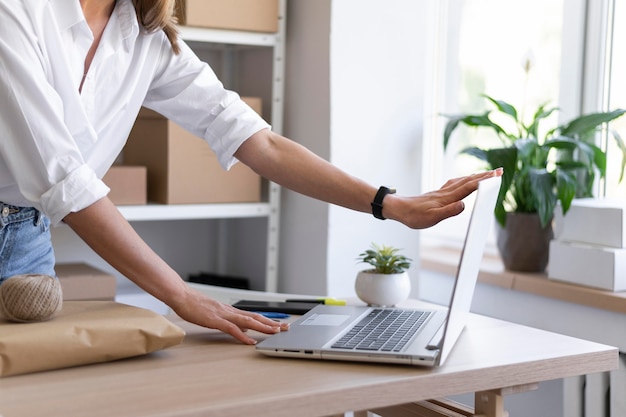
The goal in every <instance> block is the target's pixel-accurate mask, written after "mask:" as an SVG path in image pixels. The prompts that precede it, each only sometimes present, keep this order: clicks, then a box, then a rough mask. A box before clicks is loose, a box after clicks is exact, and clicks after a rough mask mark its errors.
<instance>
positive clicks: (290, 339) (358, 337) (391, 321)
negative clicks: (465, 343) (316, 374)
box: [256, 177, 501, 366]
mask: <svg viewBox="0 0 626 417" xmlns="http://www.w3.org/2000/svg"><path fill="white" fill-rule="evenodd" d="M500 182H501V177H492V178H489V179H486V180H483V181H481V182H480V183H479V186H478V191H477V195H476V200H475V202H474V207H473V209H472V214H471V217H470V222H469V226H468V229H467V234H466V236H465V243H464V245H463V251H462V253H461V259H460V261H459V265H458V268H457V273H456V281H455V284H454V289H453V291H452V296H451V301H450V305H449V307H448V308H447V309H445V308H441V309H433V310H424V309H414V308H401V307H391V308H385V307H373V306H332V305H324V304H319V305H316V306H315V307H314V308H312V309H311V310H309V311H308V312H307V313H306V314H305V315H303V316H302V317H301V318H299V319H298V320H296V321H295V322H293V323H292V324H291V326H290V329H289V331H287V332H281V333H278V334H275V335H272V336H269V337H268V338H266V339H265V340H263V341H261V342H260V343H258V344H257V345H256V350H257V351H258V352H260V353H262V354H264V355H268V356H278V357H290V358H310V359H328V360H342V361H358V362H378V363H395V364H406V365H419V366H439V365H442V364H443V363H444V361H445V360H446V358H447V357H448V355H449V354H450V351H451V350H452V348H453V346H454V344H455V343H456V341H457V339H458V338H459V336H460V334H461V332H462V331H463V328H464V327H465V322H466V316H467V314H468V313H469V311H470V307H471V304H472V298H473V296H474V289H475V287H476V281H477V278H478V271H479V268H480V263H481V260H482V257H483V252H484V249H485V245H486V242H487V236H488V234H489V231H490V228H491V224H492V220H493V217H494V214H493V210H494V207H495V203H496V199H497V197H498V192H499V190H500ZM379 325H380V326H389V328H387V329H378V328H377V326H379Z"/></svg>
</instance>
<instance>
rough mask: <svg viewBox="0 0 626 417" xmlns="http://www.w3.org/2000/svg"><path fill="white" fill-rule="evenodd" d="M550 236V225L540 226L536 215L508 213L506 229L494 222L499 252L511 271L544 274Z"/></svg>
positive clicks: (551, 232) (551, 230)
mask: <svg viewBox="0 0 626 417" xmlns="http://www.w3.org/2000/svg"><path fill="white" fill-rule="evenodd" d="M496 223H497V222H496ZM553 237H554V231H553V229H552V223H550V224H549V225H548V226H546V227H545V228H544V227H542V226H541V222H540V220H539V215H538V214H535V213H507V218H506V225H505V227H504V228H503V227H502V226H500V224H499V223H497V244H498V250H499V251H500V256H501V257H502V262H503V263H504V267H505V268H506V269H508V270H510V271H519V272H544V271H545V270H546V267H547V266H548V259H549V252H550V241H551V240H552V239H553Z"/></svg>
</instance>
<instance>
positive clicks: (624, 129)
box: [601, 0, 626, 198]
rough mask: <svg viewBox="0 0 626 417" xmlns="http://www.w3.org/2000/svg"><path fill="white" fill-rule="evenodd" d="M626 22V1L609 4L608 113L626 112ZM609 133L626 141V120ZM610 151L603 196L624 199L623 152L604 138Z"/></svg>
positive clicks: (616, 0) (614, 124)
mask: <svg viewBox="0 0 626 417" xmlns="http://www.w3.org/2000/svg"><path fill="white" fill-rule="evenodd" d="M625 19H626V0H612V1H611V2H610V4H609V10H608V18H607V25H606V26H607V28H606V32H607V34H608V35H607V38H608V42H607V43H608V48H607V52H608V53H607V61H608V63H609V64H608V65H607V67H608V71H607V74H606V77H605V78H604V79H605V83H604V86H603V87H604V89H603V90H604V91H606V94H607V97H606V99H605V103H606V108H607V109H611V110H612V109H616V108H622V109H626V27H624V25H623V24H621V22H624V21H625ZM610 129H612V130H614V131H616V132H617V133H618V134H619V135H620V136H621V137H622V139H624V140H626V116H623V117H621V118H619V119H617V120H616V121H615V122H613V123H611V126H610ZM605 146H606V147H607V154H608V161H607V177H606V182H605V184H603V185H604V187H602V188H603V189H601V192H602V191H604V193H605V194H606V196H607V197H615V198H617V197H619V198H624V196H625V195H626V181H624V180H623V181H622V182H621V183H618V181H619V176H620V172H621V152H620V150H619V149H618V148H617V145H616V143H615V141H614V140H613V139H611V138H605Z"/></svg>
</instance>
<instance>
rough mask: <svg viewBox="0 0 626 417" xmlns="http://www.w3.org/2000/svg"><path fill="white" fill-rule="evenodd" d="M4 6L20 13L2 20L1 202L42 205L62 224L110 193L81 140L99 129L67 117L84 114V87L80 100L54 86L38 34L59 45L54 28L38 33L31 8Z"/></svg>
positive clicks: (6, 10) (9, 12)
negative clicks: (29, 14) (90, 163)
mask: <svg viewBox="0 0 626 417" xmlns="http://www.w3.org/2000/svg"><path fill="white" fill-rule="evenodd" d="M14 6H15V5H14ZM0 7H3V9H2V10H1V12H2V13H3V14H4V15H5V16H11V15H14V16H13V17H14V18H13V19H11V18H7V19H3V20H2V24H0V96H2V101H1V103H0V131H2V132H3V133H2V139H1V140H0V156H1V161H0V173H1V174H2V175H1V176H0V189H1V190H3V194H2V196H0V200H3V201H5V202H9V203H11V204H16V205H28V206H33V207H36V208H38V209H39V210H41V211H42V212H43V213H45V214H46V215H47V216H49V217H50V219H51V221H52V222H53V223H54V224H56V223H58V222H60V221H61V220H62V219H63V218H64V217H65V216H66V215H67V214H68V213H69V212H71V211H77V210H80V209H83V208H85V207H86V206H88V205H89V204H92V203H93V202H94V201H96V200H97V199H99V198H102V197H104V196H106V195H107V193H108V191H109V190H108V187H106V185H105V184H104V183H103V182H102V181H101V180H99V179H98V178H97V177H96V174H95V173H94V171H93V169H92V168H90V167H89V166H87V165H86V163H85V161H84V158H83V155H82V154H81V151H80V149H79V147H78V145H77V141H82V142H84V143H85V142H91V141H93V140H94V139H93V138H94V137H95V133H94V132H93V131H90V129H89V127H88V126H87V125H85V124H79V123H67V120H68V119H72V118H74V119H78V118H79V117H77V116H78V114H77V110H76V109H77V108H79V105H78V104H77V103H78V99H77V97H78V94H77V92H75V93H74V94H75V96H76V99H75V100H74V101H71V100H67V99H62V98H61V97H60V95H59V93H58V91H57V90H55V89H54V88H53V87H52V85H51V84H50V79H54V78H55V77H56V78H58V75H59V74H55V73H54V70H53V69H52V68H51V66H48V65H47V63H48V62H50V58H49V57H48V56H47V51H46V50H45V49H42V47H41V45H40V44H39V42H38V41H37V40H38V39H40V38H41V37H43V36H47V38H48V40H49V43H50V45H52V47H53V48H54V47H60V45H61V42H60V40H59V38H58V34H56V39H54V36H52V32H53V29H54V28H52V27H50V28H48V27H47V26H45V22H44V23H43V24H42V25H41V31H40V32H35V31H34V26H31V25H30V23H28V22H30V20H29V18H28V17H27V15H26V12H25V11H24V10H20V8H19V7H17V6H15V7H14V9H10V7H11V6H10V5H6V8H4V7H5V6H0ZM47 29H50V30H49V31H46V30H47ZM68 88H71V87H68ZM73 91H75V90H73Z"/></svg>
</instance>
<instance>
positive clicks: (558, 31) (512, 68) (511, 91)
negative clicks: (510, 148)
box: [422, 0, 571, 245]
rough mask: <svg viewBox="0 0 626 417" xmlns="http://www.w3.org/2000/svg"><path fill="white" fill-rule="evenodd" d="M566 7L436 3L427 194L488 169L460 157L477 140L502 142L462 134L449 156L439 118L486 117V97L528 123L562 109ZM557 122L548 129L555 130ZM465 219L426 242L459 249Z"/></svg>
mask: <svg viewBox="0 0 626 417" xmlns="http://www.w3.org/2000/svg"><path fill="white" fill-rule="evenodd" d="M570 1H571V0H570ZM568 4H569V2H568ZM563 7H564V5H563V0H524V1H506V2H503V1H501V0H448V1H441V2H440V3H439V10H437V13H438V16H439V24H440V27H439V28H438V32H437V35H436V41H435V42H434V44H435V46H434V47H433V57H432V58H433V60H434V62H435V65H434V74H433V79H432V80H428V82H430V83H431V84H432V85H433V86H434V87H433V88H432V89H431V94H432V97H431V98H430V99H431V103H430V104H429V105H428V106H427V107H429V108H430V112H431V114H430V115H429V117H428V118H426V120H428V121H429V125H428V126H426V132H425V136H424V137H425V139H424V141H425V146H424V153H423V154H424V161H423V166H424V167H425V172H424V183H423V185H424V190H430V189H434V188H438V187H439V186H440V185H441V184H442V183H443V180H444V179H447V178H452V177H457V176H461V175H466V174H469V173H472V172H476V171H479V170H482V169H484V166H483V165H481V162H480V161H478V160H476V159H474V158H472V157H470V156H464V155H459V154H458V153H459V150H461V149H462V148H464V147H465V146H466V145H467V144H468V143H469V142H472V143H474V144H476V143H478V142H477V141H476V139H477V137H476V135H481V136H480V144H481V146H489V142H490V141H498V139H497V138H496V137H495V136H491V135H490V134H488V132H487V131H486V130H482V129H481V130H474V129H472V130H470V129H466V130H461V129H458V131H457V132H456V133H455V135H454V137H453V139H452V142H451V143H450V144H449V146H448V150H447V152H446V153H445V155H444V154H443V150H442V135H443V127H444V125H445V122H446V119H445V117H442V114H455V113H467V112H476V113H478V112H480V111H483V110H486V109H487V108H488V107H489V105H488V103H487V102H486V100H485V99H484V98H482V97H481V94H488V95H490V96H492V97H494V98H497V99H501V100H504V101H507V102H509V103H511V104H513V105H515V106H516V107H517V108H518V109H521V111H523V112H525V113H531V114H529V116H532V112H534V110H535V109H536V107H537V106H538V105H539V104H543V103H546V102H549V103H551V104H553V105H558V98H559V80H560V79H561V72H560V68H561V55H562V54H561V50H562V32H563V30H562V28H563V16H564V13H563ZM527 64H530V71H528V72H527V71H525V69H524V68H525V66H526V65H527ZM557 116H558V115H557V114H554V117H555V118H556V117H557ZM556 122H557V120H556V119H554V120H546V121H545V122H544V123H545V125H546V126H547V127H551V126H553V125H555V124H556ZM426 143H428V145H426ZM466 211H467V212H469V210H466ZM465 214H466V215H465V216H460V217H459V218H455V219H451V220H449V221H445V222H442V223H441V224H439V225H437V226H436V227H435V228H433V229H429V230H426V231H424V232H423V234H422V237H423V240H424V241H425V242H426V243H434V241H437V243H441V242H442V241H443V242H445V243H446V244H454V243H456V244H458V245H460V244H461V243H462V238H463V236H464V231H465V230H466V227H467V226H466V225H467V220H468V218H467V214H469V213H465Z"/></svg>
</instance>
